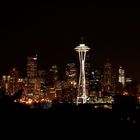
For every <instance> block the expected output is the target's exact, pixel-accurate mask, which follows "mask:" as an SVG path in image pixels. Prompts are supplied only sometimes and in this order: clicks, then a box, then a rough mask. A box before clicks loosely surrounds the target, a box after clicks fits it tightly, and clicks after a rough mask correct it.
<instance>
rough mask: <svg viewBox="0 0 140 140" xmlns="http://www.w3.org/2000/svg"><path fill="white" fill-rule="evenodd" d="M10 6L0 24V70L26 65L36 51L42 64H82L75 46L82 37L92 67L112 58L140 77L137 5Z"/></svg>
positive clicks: (117, 63) (115, 63)
mask: <svg viewBox="0 0 140 140" xmlns="http://www.w3.org/2000/svg"><path fill="white" fill-rule="evenodd" d="M6 6H7V5H4V7H3V9H5V11H6V12H4V13H3V14H2V15H3V16H2V20H1V21H2V22H1V27H0V28H1V33H0V46H1V48H0V50H1V52H2V53H1V55H0V67H1V70H0V73H3V72H4V71H5V70H9V68H11V67H17V68H19V69H21V70H23V69H26V68H25V67H26V57H27V56H32V55H34V54H36V53H37V54H38V56H39V65H40V66H41V67H48V65H52V64H54V63H55V64H57V65H58V66H60V67H61V66H63V67H64V66H65V65H64V64H66V63H69V62H75V61H77V62H78V58H77V54H76V53H75V52H74V50H73V49H74V48H75V47H76V46H77V45H78V44H79V43H80V38H81V37H84V40H85V41H84V42H85V44H87V45H88V46H89V47H90V48H91V50H92V52H91V61H92V63H93V64H92V65H93V67H94V68H96V67H100V66H102V65H103V64H104V62H105V59H106V58H110V61H111V63H112V64H114V65H116V66H120V65H122V66H123V67H124V68H125V69H126V70H127V73H128V75H129V76H130V77H132V78H133V79H136V80H140V74H139V71H140V67H139V62H138V60H139V45H140V43H139V38H140V36H139V30H140V28H139V24H140V21H139V13H140V10H139V9H138V7H135V6H133V7H132V6H131V7H130V6H110V7H109V6H100V5H98V4H97V3H92V4H88V3H86V4H85V5H84V4H75V5H72V4H70V5H69V4H67V5H65V6H62V5H61V4H58V3H57V5H56V4H55V3H53V2H52V3H51V2H50V3H49V4H48V3H44V5H43V3H42V4H41V3H38V4H36V3H34V4H29V5H26V4H25V5H23V6H21V4H19V7H16V6H14V4H12V6H13V7H12V6H11V7H10V4H8V6H7V7H6ZM3 9H2V10H3Z"/></svg>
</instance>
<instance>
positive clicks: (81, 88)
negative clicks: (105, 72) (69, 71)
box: [74, 38, 90, 104]
mask: <svg viewBox="0 0 140 140" xmlns="http://www.w3.org/2000/svg"><path fill="white" fill-rule="evenodd" d="M81 39H82V40H83V38H81ZM74 49H75V50H76V51H77V52H78V54H79V62H80V74H79V83H78V94H77V101H76V103H77V104H79V103H82V104H85V103H87V93H86V78H85V59H86V53H87V52H88V51H89V50H90V48H89V47H88V46H86V45H85V44H84V43H83V41H82V43H81V44H79V46H77V47H76V48H74Z"/></svg>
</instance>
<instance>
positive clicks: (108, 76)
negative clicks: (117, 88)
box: [102, 59, 113, 91]
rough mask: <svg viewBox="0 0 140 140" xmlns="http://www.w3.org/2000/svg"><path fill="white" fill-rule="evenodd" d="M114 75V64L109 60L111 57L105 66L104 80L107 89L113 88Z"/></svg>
mask: <svg viewBox="0 0 140 140" xmlns="http://www.w3.org/2000/svg"><path fill="white" fill-rule="evenodd" d="M112 77H113V74H112V65H111V63H110V62H109V59H107V62H106V63H105V65H104V68H103V80H102V82H103V85H104V89H105V91H111V90H112V86H113V79H112Z"/></svg>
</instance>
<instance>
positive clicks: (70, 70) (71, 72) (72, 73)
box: [66, 63, 78, 87]
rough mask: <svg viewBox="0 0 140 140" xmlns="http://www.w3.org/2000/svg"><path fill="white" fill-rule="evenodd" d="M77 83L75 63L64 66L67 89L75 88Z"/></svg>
mask: <svg viewBox="0 0 140 140" xmlns="http://www.w3.org/2000/svg"><path fill="white" fill-rule="evenodd" d="M77 81H78V76H77V68H76V65H75V63H69V64H67V66H66V82H67V85H68V87H76V86H77Z"/></svg>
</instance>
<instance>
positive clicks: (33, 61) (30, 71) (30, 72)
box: [27, 55, 37, 98]
mask: <svg viewBox="0 0 140 140" xmlns="http://www.w3.org/2000/svg"><path fill="white" fill-rule="evenodd" d="M36 78H37V55H36V56H34V57H27V81H28V82H27V88H28V98H32V97H33V95H34V94H35V82H36Z"/></svg>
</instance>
